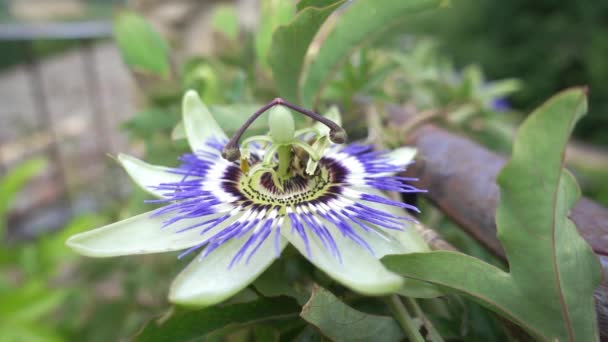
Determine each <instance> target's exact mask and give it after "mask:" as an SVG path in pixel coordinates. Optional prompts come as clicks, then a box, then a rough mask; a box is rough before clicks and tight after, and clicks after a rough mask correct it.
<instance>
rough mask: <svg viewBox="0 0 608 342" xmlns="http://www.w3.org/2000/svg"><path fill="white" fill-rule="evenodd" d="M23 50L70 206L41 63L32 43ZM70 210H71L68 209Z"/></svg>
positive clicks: (58, 177)
mask: <svg viewBox="0 0 608 342" xmlns="http://www.w3.org/2000/svg"><path fill="white" fill-rule="evenodd" d="M21 45H22V50H23V54H24V58H25V61H26V63H27V65H28V66H29V68H28V71H27V75H28V79H29V83H30V89H31V91H32V102H33V103H34V106H35V108H36V115H37V116H38V120H39V122H40V126H41V127H39V128H48V130H49V131H50V133H51V135H52V136H53V142H52V143H51V145H50V147H49V154H50V156H51V158H52V159H53V161H54V164H55V165H56V170H55V172H54V173H53V176H54V178H55V181H56V182H57V183H58V184H59V185H60V186H61V189H62V192H63V194H62V195H63V197H64V198H65V199H66V200H67V202H68V207H69V208H70V207H71V203H70V201H69V199H70V198H69V191H68V185H67V178H66V175H65V171H64V169H63V163H62V158H61V151H60V149H59V144H58V141H59V136H58V134H57V131H56V129H55V127H54V125H53V120H52V117H51V113H50V110H49V106H48V101H47V97H46V92H45V90H44V84H43V78H42V71H41V69H40V64H39V63H38V60H37V58H36V56H35V54H34V51H33V50H32V43H31V42H29V41H24V42H22V44H21ZM68 210H71V208H70V209H68Z"/></svg>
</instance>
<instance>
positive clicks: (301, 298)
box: [253, 260, 308, 305]
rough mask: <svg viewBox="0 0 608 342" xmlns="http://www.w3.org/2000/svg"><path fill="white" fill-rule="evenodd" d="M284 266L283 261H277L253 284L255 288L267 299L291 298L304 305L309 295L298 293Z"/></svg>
mask: <svg viewBox="0 0 608 342" xmlns="http://www.w3.org/2000/svg"><path fill="white" fill-rule="evenodd" d="M282 266H283V265H282V263H281V260H277V261H275V262H274V263H273V264H272V265H270V267H268V269H267V270H266V271H264V273H262V274H261V275H260V276H259V277H258V278H257V279H256V280H255V281H254V282H253V286H254V287H255V288H256V290H258V291H259V292H260V293H261V294H263V295H264V296H266V297H277V296H289V297H292V298H295V299H296V300H297V301H298V303H299V304H301V305H304V304H305V303H306V301H307V300H308V294H307V293H303V292H301V291H297V290H296V289H295V288H293V286H291V285H290V284H289V283H288V281H287V279H286V275H285V271H284V270H283V267H282Z"/></svg>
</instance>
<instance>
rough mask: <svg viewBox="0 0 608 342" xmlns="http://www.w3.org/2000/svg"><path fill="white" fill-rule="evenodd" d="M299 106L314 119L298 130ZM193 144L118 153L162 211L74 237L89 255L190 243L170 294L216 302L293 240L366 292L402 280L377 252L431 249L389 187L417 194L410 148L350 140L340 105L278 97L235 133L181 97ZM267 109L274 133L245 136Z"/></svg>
mask: <svg viewBox="0 0 608 342" xmlns="http://www.w3.org/2000/svg"><path fill="white" fill-rule="evenodd" d="M291 110H293V111H295V112H299V113H300V114H302V115H306V116H309V117H310V118H312V119H313V120H315V121H316V123H315V124H314V125H313V126H312V127H309V128H305V129H301V130H296V129H295V124H294V120H293V117H292V113H291ZM182 111H183V124H184V129H185V134H186V137H187V139H188V143H189V145H190V147H191V149H192V153H190V154H186V155H183V156H181V157H180V162H181V165H179V166H178V167H177V168H168V167H162V166H155V165H150V164H147V163H145V162H143V161H140V160H138V159H136V158H134V157H131V156H127V155H120V156H119V157H118V159H119V161H120V163H121V164H122V166H123V167H124V168H125V170H126V171H127V173H128V174H129V175H130V176H131V178H132V179H133V181H134V182H135V183H137V185H139V186H141V187H142V188H143V189H145V190H146V191H148V192H149V193H151V194H152V195H154V196H156V197H158V199H157V200H153V202H159V203H163V204H165V205H164V206H163V207H161V208H160V209H157V210H153V211H151V212H148V213H144V214H141V215H138V216H135V217H131V218H128V219H126V220H123V221H120V222H116V223H113V224H110V225H108V226H105V227H101V228H97V229H94V230H91V231H87V232H84V233H80V234H76V235H74V236H72V237H71V238H70V239H69V240H68V241H67V245H68V246H69V247H71V248H72V249H74V250H75V251H76V252H78V253H80V254H83V255H86V256H91V257H110V256H121V255H132V254H145V253H159V252H170V251H180V250H181V251H182V253H181V254H179V257H180V258H181V257H184V256H186V255H189V254H191V253H195V252H196V253H198V256H196V257H195V258H194V260H193V261H192V262H191V263H190V265H189V266H187V267H186V269H184V270H183V271H182V273H181V274H179V275H178V277H177V278H176V279H175V281H174V282H173V284H172V286H171V289H170V291H169V299H170V301H172V302H174V303H178V304H184V305H197V306H209V305H214V304H216V303H219V302H221V301H224V300H226V299H228V298H229V297H231V296H232V295H234V294H235V293H237V292H239V291H240V290H242V289H243V288H245V287H246V286H247V285H249V284H250V283H251V282H253V281H254V280H255V279H256V278H257V277H258V276H259V275H260V274H261V273H262V272H263V271H264V270H265V269H266V268H268V267H269V266H270V265H271V264H272V262H273V261H274V260H276V259H277V258H279V257H280V255H281V252H282V251H283V249H284V248H285V247H286V246H287V245H288V244H292V245H293V246H294V247H295V248H296V249H297V250H298V251H299V252H300V253H302V255H304V257H306V258H307V259H308V260H309V261H310V262H311V263H313V264H314V265H315V266H316V267H318V268H319V269H321V270H323V271H324V272H325V273H327V274H328V275H329V276H330V277H331V278H333V279H335V280H336V281H338V282H339V283H341V284H343V285H345V286H346V287H348V288H350V289H352V290H354V291H356V292H359V293H362V294H368V295H383V294H388V293H392V292H396V291H399V290H400V289H401V288H402V287H403V286H404V280H403V278H401V277H400V276H398V275H397V274H394V273H392V272H390V271H388V270H387V269H386V268H384V266H383V265H382V264H381V262H380V261H379V258H381V257H382V256H384V255H387V254H402V253H412V252H420V251H426V250H427V249H428V247H427V245H426V244H425V242H424V241H423V239H422V238H421V237H420V235H419V234H418V233H417V231H416V230H415V229H412V227H411V226H412V224H413V223H412V222H413V220H412V219H411V218H410V217H409V216H408V215H407V213H406V211H405V210H404V209H409V210H416V211H417V209H416V208H415V207H413V206H411V205H409V204H406V203H403V202H400V201H395V200H393V199H390V198H389V197H388V196H386V195H385V194H383V191H394V192H399V193H408V192H421V191H423V190H419V189H417V188H415V187H414V186H412V185H410V184H408V183H407V182H408V181H411V180H412V179H409V178H405V177H403V176H401V175H400V173H401V172H402V171H404V170H405V168H406V167H407V165H409V164H410V163H411V162H412V160H413V157H414V155H415V150H414V149H411V148H399V149H396V150H393V151H375V150H374V148H373V146H371V145H364V144H350V145H343V144H344V142H345V141H346V133H345V132H344V130H343V129H342V128H341V127H340V117H339V114H338V112H337V110H335V109H332V110H330V111H329V112H328V113H327V114H326V116H320V115H318V114H316V113H314V112H312V111H309V110H306V109H303V108H300V107H297V106H295V105H293V104H290V103H288V102H286V101H284V100H281V99H275V100H273V101H271V102H270V103H269V104H267V105H266V106H264V107H263V108H261V109H260V110H259V111H258V112H256V113H254V114H253V115H252V116H251V117H250V118H249V119H248V120H247V121H246V122H245V123H244V125H243V126H242V127H241V129H239V130H238V131H237V132H236V133H235V135H234V136H233V137H232V138H231V139H229V138H228V137H227V136H226V134H225V133H224V132H223V131H222V129H221V128H220V126H219V125H218V124H217V123H216V122H215V120H214V118H213V116H212V115H211V113H210V112H209V110H208V109H207V107H206V106H205V105H204V104H203V103H202V101H201V100H200V98H199V96H198V95H197V94H196V92H194V91H188V92H187V93H186V94H185V96H184V98H183V108H182ZM264 112H269V115H268V117H269V134H268V135H262V136H253V137H250V138H247V139H244V140H242V141H240V140H241V136H242V135H243V133H244V132H245V131H246V130H247V128H248V127H249V125H250V124H251V123H252V122H253V121H254V120H256V119H257V118H258V117H259V116H260V115H261V114H262V113H264Z"/></svg>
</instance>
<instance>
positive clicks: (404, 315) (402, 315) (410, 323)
mask: <svg viewBox="0 0 608 342" xmlns="http://www.w3.org/2000/svg"><path fill="white" fill-rule="evenodd" d="M388 305H389V306H390V308H391V310H392V311H393V315H394V316H395V319H396V320H397V322H399V324H400V325H401V328H402V329H403V331H404V332H405V334H406V335H407V337H408V339H409V340H410V341H412V342H424V338H423V337H422V335H420V331H419V330H418V328H417V327H416V323H414V320H413V319H412V316H410V314H409V312H407V309H406V308H405V306H404V305H403V302H401V299H400V298H399V296H398V295H396V294H394V295H391V296H390V297H389V298H388Z"/></svg>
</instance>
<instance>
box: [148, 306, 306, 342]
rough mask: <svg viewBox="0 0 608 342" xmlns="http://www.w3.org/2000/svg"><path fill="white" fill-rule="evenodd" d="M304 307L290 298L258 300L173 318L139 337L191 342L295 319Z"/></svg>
mask: <svg viewBox="0 0 608 342" xmlns="http://www.w3.org/2000/svg"><path fill="white" fill-rule="evenodd" d="M299 311H300V306H299V305H297V303H296V302H295V301H294V300H293V299H291V298H288V297H276V298H264V299H257V300H254V301H251V302H247V303H241V304H230V305H226V306H223V307H210V308H206V309H203V310H198V311H183V312H179V313H174V314H171V316H170V317H169V318H165V319H164V320H163V323H162V324H161V325H157V324H156V323H154V322H150V323H148V324H147V325H146V327H145V328H144V330H143V331H142V332H141V333H140V334H138V335H137V340H138V341H168V342H169V341H190V340H198V339H203V338H205V336H207V335H209V334H211V333H213V332H215V331H217V330H219V329H221V328H224V327H226V326H229V325H232V326H234V325H237V326H243V325H246V324H251V323H260V322H264V321H272V320H284V319H287V318H290V317H294V316H296V315H297V313H298V312H299Z"/></svg>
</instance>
